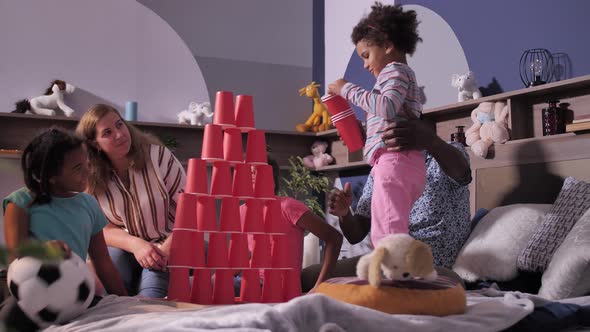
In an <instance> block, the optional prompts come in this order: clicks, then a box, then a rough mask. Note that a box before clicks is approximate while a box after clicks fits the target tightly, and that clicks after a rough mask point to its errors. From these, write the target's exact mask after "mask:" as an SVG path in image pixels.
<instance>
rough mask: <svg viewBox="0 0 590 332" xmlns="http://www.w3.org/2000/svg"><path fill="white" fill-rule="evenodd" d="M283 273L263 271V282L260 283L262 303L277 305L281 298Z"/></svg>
mask: <svg viewBox="0 0 590 332" xmlns="http://www.w3.org/2000/svg"><path fill="white" fill-rule="evenodd" d="M282 275H283V273H282V271H281V270H264V282H263V283H262V302H264V303H278V302H282V301H283V298H284V297H285V296H284V295H283V285H282V284H283V280H282V279H283V276H282Z"/></svg>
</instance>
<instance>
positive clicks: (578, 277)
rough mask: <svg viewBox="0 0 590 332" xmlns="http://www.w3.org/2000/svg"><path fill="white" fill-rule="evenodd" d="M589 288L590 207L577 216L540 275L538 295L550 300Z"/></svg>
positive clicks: (587, 290)
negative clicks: (578, 217) (541, 276)
mask: <svg viewBox="0 0 590 332" xmlns="http://www.w3.org/2000/svg"><path fill="white" fill-rule="evenodd" d="M588 292H590V209H588V211H586V213H584V215H582V217H580V219H578V221H577V222H576V224H575V225H574V227H573V228H572V229H571V231H570V232H569V233H568V235H567V236H566V238H565V240H563V243H562V244H561V246H559V248H557V250H556V251H555V254H553V257H552V258H551V262H549V266H548V267H547V270H545V272H544V273H543V278H542V279H541V289H539V295H540V296H542V297H544V298H547V299H550V300H561V299H565V298H569V297H577V296H582V295H584V294H587V293H588Z"/></svg>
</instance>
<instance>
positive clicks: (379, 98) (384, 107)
mask: <svg viewBox="0 0 590 332" xmlns="http://www.w3.org/2000/svg"><path fill="white" fill-rule="evenodd" d="M382 75H383V77H381V76H382ZM378 80H379V82H381V83H380V84H379V87H380V89H381V91H379V92H373V91H367V90H365V89H363V88H361V87H360V86H358V85H355V84H352V83H346V84H344V86H343V87H342V89H341V90H340V94H341V95H342V96H343V97H344V98H346V99H347V100H348V101H349V102H351V103H353V104H354V105H357V106H359V107H360V108H362V109H363V110H365V112H367V113H370V114H373V115H375V116H378V117H380V118H383V119H386V120H393V119H395V118H396V117H399V116H400V112H401V109H402V105H403V104H404V100H405V99H406V96H407V94H408V86H409V79H408V77H407V76H406V75H405V74H404V73H402V72H400V71H399V70H397V69H396V68H395V67H392V68H386V69H384V71H383V72H382V73H381V74H380V75H379V78H378ZM402 116H403V117H407V115H402Z"/></svg>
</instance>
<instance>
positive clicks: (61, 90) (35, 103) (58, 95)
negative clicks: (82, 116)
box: [12, 80, 76, 117]
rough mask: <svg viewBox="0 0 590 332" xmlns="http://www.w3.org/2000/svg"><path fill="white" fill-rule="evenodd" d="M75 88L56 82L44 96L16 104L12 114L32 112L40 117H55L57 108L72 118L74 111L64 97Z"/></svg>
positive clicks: (52, 83) (60, 81)
mask: <svg viewBox="0 0 590 332" xmlns="http://www.w3.org/2000/svg"><path fill="white" fill-rule="evenodd" d="M75 89H76V87H75V86H73V85H71V84H68V83H66V82H64V81H62V80H55V81H53V82H51V85H50V86H49V88H47V90H46V91H45V94H44V95H43V96H39V97H34V98H31V99H29V100H27V99H23V100H20V101H18V102H16V110H14V111H12V113H25V112H26V111H30V112H31V113H33V114H39V115H50V116H51V115H55V110H56V109H57V108H59V109H61V110H62V111H63V112H64V114H65V116H68V117H69V116H72V114H74V110H73V109H71V108H70V107H69V106H68V105H66V104H65V103H64V95H65V94H70V93H72V92H74V90H75Z"/></svg>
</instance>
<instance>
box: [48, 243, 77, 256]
mask: <svg viewBox="0 0 590 332" xmlns="http://www.w3.org/2000/svg"><path fill="white" fill-rule="evenodd" d="M45 244H46V245H47V247H50V248H51V249H55V250H59V251H60V252H61V254H62V255H63V258H70V256H71V255H72V249H70V246H68V244H67V243H65V242H64V241H62V240H51V241H47V242H45Z"/></svg>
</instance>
